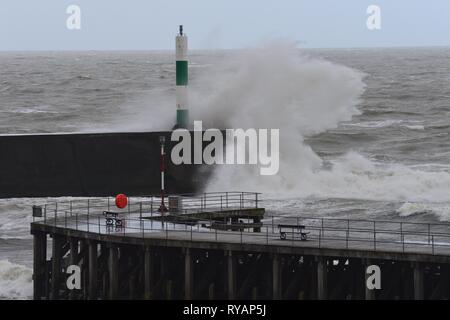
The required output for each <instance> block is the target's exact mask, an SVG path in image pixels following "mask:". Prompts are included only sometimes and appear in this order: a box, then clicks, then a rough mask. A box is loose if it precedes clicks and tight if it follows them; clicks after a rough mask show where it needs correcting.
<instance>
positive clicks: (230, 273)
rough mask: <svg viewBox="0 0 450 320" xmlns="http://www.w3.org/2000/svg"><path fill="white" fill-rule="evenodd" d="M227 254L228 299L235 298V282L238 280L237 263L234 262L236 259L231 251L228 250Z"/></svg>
mask: <svg viewBox="0 0 450 320" xmlns="http://www.w3.org/2000/svg"><path fill="white" fill-rule="evenodd" d="M226 255H227V289H228V290H227V291H228V300H233V299H235V282H236V274H235V263H234V260H235V259H234V256H233V253H232V252H231V251H227V252H226Z"/></svg>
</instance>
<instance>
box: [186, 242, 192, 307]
mask: <svg viewBox="0 0 450 320" xmlns="http://www.w3.org/2000/svg"><path fill="white" fill-rule="evenodd" d="M193 284H194V269H193V263H192V257H191V249H189V248H186V249H185V250H184V298H185V299H186V300H192V299H193V287H192V286H193Z"/></svg>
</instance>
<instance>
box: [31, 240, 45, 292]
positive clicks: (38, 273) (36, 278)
mask: <svg viewBox="0 0 450 320" xmlns="http://www.w3.org/2000/svg"><path fill="white" fill-rule="evenodd" d="M46 264H47V235H46V234H45V233H40V232H39V233H34V234H33V298H34V300H41V299H42V297H44V296H46V294H45V288H46V285H45V279H46V276H45V274H46V272H47V271H46V269H47V268H46Z"/></svg>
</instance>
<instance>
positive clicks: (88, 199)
mask: <svg viewBox="0 0 450 320" xmlns="http://www.w3.org/2000/svg"><path fill="white" fill-rule="evenodd" d="M89 206H90V204H89V199H88V200H87V217H86V219H87V231H88V232H89Z"/></svg>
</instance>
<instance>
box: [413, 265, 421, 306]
mask: <svg viewBox="0 0 450 320" xmlns="http://www.w3.org/2000/svg"><path fill="white" fill-rule="evenodd" d="M413 268H414V300H424V272H423V266H422V265H421V264H420V263H419V262H415V263H413Z"/></svg>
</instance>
